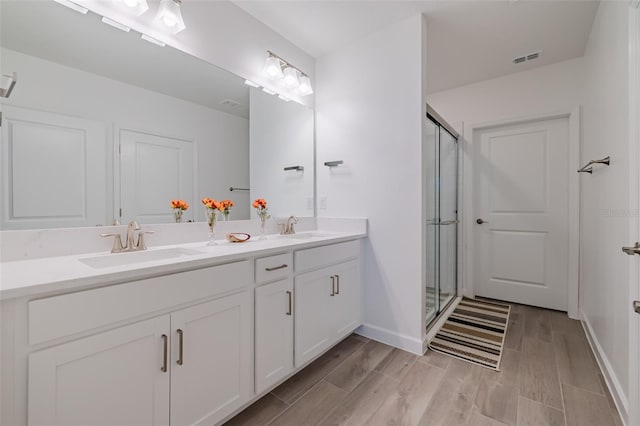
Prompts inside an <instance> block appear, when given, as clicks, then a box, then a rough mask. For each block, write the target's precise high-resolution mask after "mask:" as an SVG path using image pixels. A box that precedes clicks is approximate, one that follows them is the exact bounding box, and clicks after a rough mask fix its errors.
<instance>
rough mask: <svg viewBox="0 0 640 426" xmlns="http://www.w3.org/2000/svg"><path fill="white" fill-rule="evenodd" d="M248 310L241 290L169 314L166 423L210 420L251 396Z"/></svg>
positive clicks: (247, 300)
mask: <svg viewBox="0 0 640 426" xmlns="http://www.w3.org/2000/svg"><path fill="white" fill-rule="evenodd" d="M250 310H252V304H251V298H250V296H249V292H243V293H240V294H236V295H233V296H227V297H224V298H222V299H218V300H214V301H211V302H208V303H203V304H201V305H197V306H194V307H192V308H187V309H183V310H180V311H177V312H174V313H172V314H171V330H172V334H171V357H170V358H171V360H170V364H171V424H172V425H192V424H216V423H217V422H218V421H220V420H222V419H223V418H224V417H225V416H227V415H229V414H231V413H232V412H234V411H235V410H236V409H237V408H239V407H240V406H242V405H243V404H244V403H245V402H247V401H248V400H249V399H250V398H251V393H252V392H251V391H252V386H251V385H252V382H253V377H252V374H251V372H252V371H251V360H252V356H251V352H252V341H251V337H252V324H251V317H252V315H251V314H250ZM121 424H122V423H121Z"/></svg>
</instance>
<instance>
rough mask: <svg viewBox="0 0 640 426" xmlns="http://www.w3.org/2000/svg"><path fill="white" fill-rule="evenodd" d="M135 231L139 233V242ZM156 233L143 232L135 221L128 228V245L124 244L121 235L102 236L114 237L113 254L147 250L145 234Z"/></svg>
mask: <svg viewBox="0 0 640 426" xmlns="http://www.w3.org/2000/svg"><path fill="white" fill-rule="evenodd" d="M135 231H140V232H138V241H137V242H134V240H135ZM153 233H154V231H141V230H140V225H139V224H138V222H136V221H135V220H132V221H131V222H129V225H128V226H127V236H126V240H125V241H126V245H123V244H122V237H121V236H120V234H119V233H117V232H115V233H109V234H100V236H101V237H113V248H112V249H111V253H125V252H129V251H138V250H146V249H147V245H146V244H145V241H144V234H153Z"/></svg>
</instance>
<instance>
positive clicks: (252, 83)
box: [244, 80, 260, 87]
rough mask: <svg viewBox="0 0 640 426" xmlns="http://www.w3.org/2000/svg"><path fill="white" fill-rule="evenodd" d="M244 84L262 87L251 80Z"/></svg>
mask: <svg viewBox="0 0 640 426" xmlns="http://www.w3.org/2000/svg"><path fill="white" fill-rule="evenodd" d="M244 84H246V85H247V86H251V87H260V85H259V84H258V83H254V82H253V81H251V80H245V81H244Z"/></svg>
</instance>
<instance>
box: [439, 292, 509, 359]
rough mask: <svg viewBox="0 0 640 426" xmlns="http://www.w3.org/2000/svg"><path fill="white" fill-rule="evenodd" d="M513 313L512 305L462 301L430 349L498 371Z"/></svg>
mask: <svg viewBox="0 0 640 426" xmlns="http://www.w3.org/2000/svg"><path fill="white" fill-rule="evenodd" d="M510 311H511V306H509V305H501V304H497V303H492V302H484V301H480V300H474V299H467V298H463V299H462V300H461V301H460V303H459V304H458V306H457V307H456V309H455V310H454V311H453V312H452V313H451V315H449V318H447V320H446V321H445V323H444V324H443V325H442V327H440V330H438V333H436V335H435V337H434V338H433V339H432V340H431V342H430V343H429V348H430V349H433V350H434V351H436V352H441V353H443V354H447V355H451V356H453V357H455V358H460V359H462V360H464V361H468V362H472V363H474V364H478V365H481V366H483V367H487V368H491V369H493V370H498V369H499V367H500V359H501V358H502V348H503V346H504V338H505V333H506V331H507V325H508V324H509V312H510Z"/></svg>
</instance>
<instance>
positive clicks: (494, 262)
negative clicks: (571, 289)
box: [474, 118, 575, 311]
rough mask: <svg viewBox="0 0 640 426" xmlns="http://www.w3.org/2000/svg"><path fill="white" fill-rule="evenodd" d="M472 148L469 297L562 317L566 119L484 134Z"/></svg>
mask: <svg viewBox="0 0 640 426" xmlns="http://www.w3.org/2000/svg"><path fill="white" fill-rule="evenodd" d="M474 146H475V162H474V185H475V188H474V194H475V196H474V210H475V213H476V218H475V219H474V220H476V223H475V224H474V227H475V228H474V229H475V234H474V241H475V256H474V265H475V274H474V277H475V281H474V288H475V293H476V295H478V296H484V297H490V298H494V299H499V300H506V301H511V302H517V303H524V304H528V305H534V306H541V307H545V308H551V309H558V310H563V311H566V310H567V299H568V294H567V292H568V272H569V271H568V259H569V232H568V229H569V228H568V226H569V219H568V218H569V204H568V200H569V172H570V171H569V161H568V158H569V122H568V118H560V119H552V120H541V121H536V122H528V123H524V124H518V125H507V126H502V127H492V128H489V129H485V130H483V131H480V132H479V133H478V134H477V135H476V136H474ZM572 172H573V173H575V170H572Z"/></svg>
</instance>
